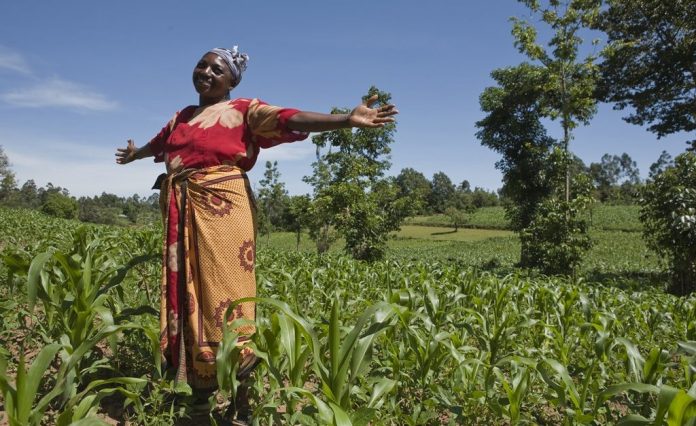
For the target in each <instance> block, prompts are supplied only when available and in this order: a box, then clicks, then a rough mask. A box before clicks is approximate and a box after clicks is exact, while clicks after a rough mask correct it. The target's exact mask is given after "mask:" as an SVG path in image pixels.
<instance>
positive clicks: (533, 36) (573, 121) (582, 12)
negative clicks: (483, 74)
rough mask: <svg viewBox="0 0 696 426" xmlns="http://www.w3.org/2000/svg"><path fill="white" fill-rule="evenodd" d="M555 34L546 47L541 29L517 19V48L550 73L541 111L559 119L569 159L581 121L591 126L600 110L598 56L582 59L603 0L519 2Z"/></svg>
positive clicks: (514, 19)
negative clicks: (540, 39) (583, 35)
mask: <svg viewBox="0 0 696 426" xmlns="http://www.w3.org/2000/svg"><path fill="white" fill-rule="evenodd" d="M519 1H520V2H521V3H523V4H525V5H526V6H527V7H528V8H529V9H530V10H531V11H532V13H533V14H534V15H536V16H538V17H539V18H540V20H541V22H543V23H545V24H546V25H548V26H549V27H550V28H551V30H552V31H553V35H552V37H551V38H550V40H549V41H548V42H547V43H546V46H547V47H546V48H545V47H544V46H542V45H541V44H539V43H538V42H537V39H538V36H537V30H536V28H535V27H534V26H533V25H532V24H531V23H529V22H527V21H525V20H522V19H518V18H513V30H512V34H513V36H514V37H515V46H516V47H517V48H518V50H519V51H520V52H521V53H523V54H525V55H527V56H528V57H529V58H530V59H531V60H533V61H535V62H537V63H538V64H540V66H541V71H542V72H543V73H544V75H545V80H546V81H545V82H544V84H543V86H542V87H543V97H541V98H540V100H541V106H542V107H543V108H542V110H541V112H542V114H543V115H544V116H546V117H549V118H551V119H554V120H555V119H559V120H560V124H561V128H562V129H563V137H562V139H561V142H562V146H563V150H564V151H565V152H566V157H567V158H571V156H570V155H569V147H570V141H571V139H572V137H573V136H572V132H573V129H575V128H576V127H577V126H578V125H579V124H585V125H586V124H588V123H589V121H590V119H591V118H592V117H593V116H594V114H595V112H596V110H597V101H596V98H595V88H596V84H597V79H598V72H597V66H596V64H595V60H596V56H595V55H593V54H590V55H587V56H585V57H583V58H581V57H580V48H581V47H582V46H583V39H582V38H581V37H580V32H581V31H582V30H583V29H584V28H586V27H587V26H589V25H591V24H593V22H594V20H595V19H596V17H597V16H598V14H599V10H600V5H601V0H565V1H562V0H545V1H544V0H542V1H540V0H519ZM570 180H571V170H570V164H568V165H566V188H565V199H566V202H568V201H569V200H570Z"/></svg>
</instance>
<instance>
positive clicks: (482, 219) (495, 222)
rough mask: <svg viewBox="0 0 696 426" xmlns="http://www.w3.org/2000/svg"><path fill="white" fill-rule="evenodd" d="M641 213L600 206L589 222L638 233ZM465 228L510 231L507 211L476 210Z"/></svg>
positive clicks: (429, 219) (445, 221)
mask: <svg viewBox="0 0 696 426" xmlns="http://www.w3.org/2000/svg"><path fill="white" fill-rule="evenodd" d="M639 212H640V206H638V205H628V206H627V205H616V206H615V205H609V204H598V205H595V206H593V207H592V208H591V209H590V211H589V215H588V217H587V220H588V222H589V223H590V224H591V227H592V228H594V229H600V230H606V231H629V232H638V231H641V230H642V229H643V227H642V225H641V223H640V220H639V219H638V216H639ZM406 223H408V224H411V225H422V226H450V225H451V219H449V218H448V217H447V216H446V215H433V216H416V217H412V218H408V219H407V220H406ZM464 226H467V227H472V228H484V229H509V227H510V225H509V222H508V220H507V219H506V218H505V209H504V208H503V207H500V206H498V207H482V208H480V209H476V210H475V211H474V212H473V213H471V214H469V216H468V218H467V221H466V224H465V225H464Z"/></svg>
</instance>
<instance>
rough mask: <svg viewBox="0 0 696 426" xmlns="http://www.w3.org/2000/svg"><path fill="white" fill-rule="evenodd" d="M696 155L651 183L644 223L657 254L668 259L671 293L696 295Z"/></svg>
mask: <svg viewBox="0 0 696 426" xmlns="http://www.w3.org/2000/svg"><path fill="white" fill-rule="evenodd" d="M694 188H696V153H693V152H685V153H683V154H681V155H678V156H677V157H676V158H675V159H674V165H672V166H669V167H667V168H666V169H665V170H664V171H663V172H662V173H659V174H657V175H656V176H655V177H654V178H653V179H652V180H650V181H648V183H647V184H646V186H645V189H644V191H643V202H642V206H643V207H642V209H641V214H640V220H641V222H642V223H643V235H644V237H645V239H646V241H647V243H648V245H649V246H650V248H652V249H653V250H655V251H656V252H657V253H658V254H659V255H660V256H662V257H663V258H665V259H667V261H668V262H669V265H670V272H671V275H672V285H671V291H672V292H674V293H676V294H680V295H684V294H688V293H691V292H694V291H696V190H694Z"/></svg>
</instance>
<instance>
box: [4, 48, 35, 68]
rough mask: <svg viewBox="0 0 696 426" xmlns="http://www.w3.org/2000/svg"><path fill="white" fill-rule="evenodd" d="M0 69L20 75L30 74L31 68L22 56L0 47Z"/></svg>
mask: <svg viewBox="0 0 696 426" xmlns="http://www.w3.org/2000/svg"><path fill="white" fill-rule="evenodd" d="M0 69H6V70H10V71H14V72H18V73H20V74H26V75H30V74H31V68H30V67H29V65H28V64H27V62H26V61H25V60H24V58H23V57H22V55H20V54H19V53H16V52H13V51H11V50H9V49H7V48H4V47H2V46H0Z"/></svg>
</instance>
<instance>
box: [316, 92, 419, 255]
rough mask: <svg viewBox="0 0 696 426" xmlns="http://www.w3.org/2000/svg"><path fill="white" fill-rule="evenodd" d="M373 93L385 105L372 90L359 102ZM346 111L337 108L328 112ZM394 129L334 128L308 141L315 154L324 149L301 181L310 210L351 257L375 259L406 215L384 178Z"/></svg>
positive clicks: (390, 125) (386, 98) (384, 95)
mask: <svg viewBox="0 0 696 426" xmlns="http://www.w3.org/2000/svg"><path fill="white" fill-rule="evenodd" d="M375 94H376V95H377V96H378V102H379V103H381V104H388V103H389V99H390V98H391V95H390V94H389V93H386V92H381V91H379V90H378V89H377V88H376V87H371V88H370V90H369V92H368V95H367V96H366V97H365V99H367V98H369V97H370V96H372V95H375ZM347 112H349V111H348V110H346V109H341V108H334V110H333V111H332V113H335V114H343V113H347ZM395 131H396V126H395V124H394V123H388V124H386V125H385V126H384V127H380V128H360V129H357V130H352V129H340V130H334V131H330V132H324V133H320V134H319V135H317V136H314V137H313V138H312V141H313V142H314V144H315V145H316V146H317V150H318V152H319V153H320V152H321V150H322V149H326V148H328V151H327V152H325V153H323V154H321V155H320V156H319V158H318V160H317V161H316V162H315V163H314V174H313V175H312V176H311V177H307V178H306V179H305V181H307V182H309V183H311V184H312V185H313V186H314V202H313V211H314V213H315V215H316V216H317V217H320V218H323V219H324V221H323V222H324V224H326V223H328V224H331V225H332V226H333V227H334V228H335V229H336V230H337V231H338V232H339V233H340V234H341V235H342V236H343V237H344V238H345V241H346V250H347V251H348V252H350V253H351V254H352V256H353V257H355V258H356V259H363V260H375V259H379V258H381V257H382V256H383V255H384V252H385V249H386V240H387V236H388V235H389V232H391V231H394V230H396V229H398V226H399V223H400V221H401V220H402V219H403V217H404V213H405V211H406V209H405V207H406V204H407V203H406V201H405V199H403V198H399V197H398V194H399V191H398V187H397V186H396V183H395V182H394V179H387V178H385V177H384V173H385V172H386V171H387V170H388V169H389V167H390V163H389V153H390V151H391V148H390V146H389V145H390V144H391V143H392V142H393V141H394V132H395ZM324 226H326V225H324ZM315 229H316V226H315ZM319 229H325V230H326V228H319ZM327 232H328V230H327ZM311 234H312V233H310V235H311Z"/></svg>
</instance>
